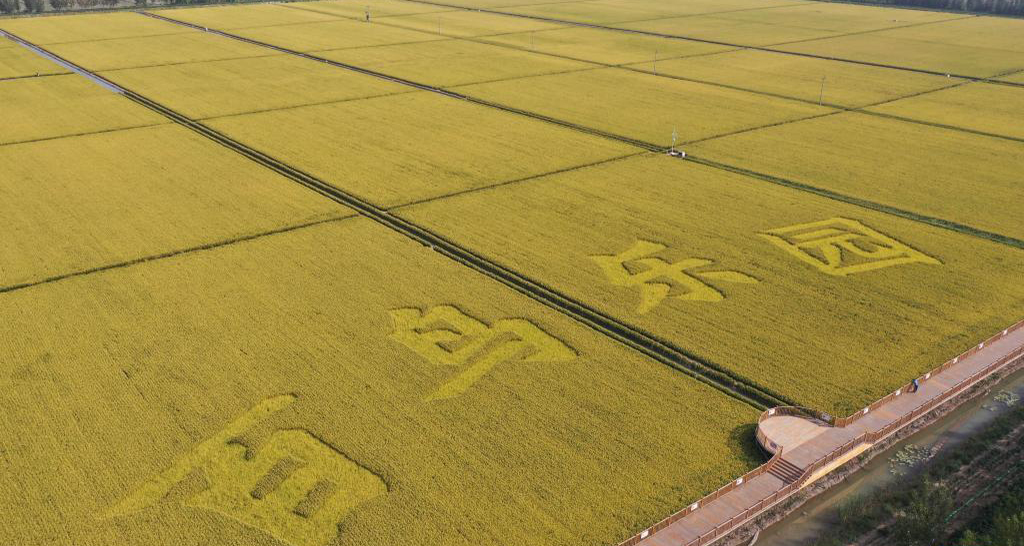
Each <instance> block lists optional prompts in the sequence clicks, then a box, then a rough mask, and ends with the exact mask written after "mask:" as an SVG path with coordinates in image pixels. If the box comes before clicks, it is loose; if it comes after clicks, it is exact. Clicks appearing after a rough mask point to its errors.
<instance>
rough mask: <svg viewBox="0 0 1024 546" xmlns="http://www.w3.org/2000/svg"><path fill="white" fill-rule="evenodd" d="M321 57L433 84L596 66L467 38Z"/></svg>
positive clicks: (339, 52) (522, 75)
mask: <svg viewBox="0 0 1024 546" xmlns="http://www.w3.org/2000/svg"><path fill="white" fill-rule="evenodd" d="M318 55H319V56H320V57H324V58H327V59H331V60H334V61H340V62H343V63H348V64H352V65H355V66H359V67H363V68H369V69H372V70H375V71H378V72H383V73H385V74H388V75H390V76H398V77H400V78H405V79H408V80H412V81H415V82H420V83H426V84H430V85H435V86H453V85H465V84H470V83H478V82H487V81H496V80H508V79H515V78H521V77H525V76H535V75H539V74H550V73H556V72H569V71H573V70H584V69H588V68H593V67H594V66H595V65H592V64H589V63H582V62H576V61H570V60H567V59H559V58H557V57H549V56H547V55H540V54H537V53H531V52H528V51H517V50H515V49H509V48H506V47H501V46H495V45H487V44H480V43H476V42H468V41H464V40H444V41H440V42H428V43H420V44H403V45H396V46H381V47H374V48H366V49H342V50H340V51H327V52H321V53H318Z"/></svg>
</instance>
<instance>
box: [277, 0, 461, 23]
mask: <svg viewBox="0 0 1024 546" xmlns="http://www.w3.org/2000/svg"><path fill="white" fill-rule="evenodd" d="M288 7H292V8H297V9H306V10H310V11H317V12H320V13H326V14H327V15H334V16H336V17H345V18H349V19H360V20H365V16H366V10H367V9H369V11H370V20H371V21H373V20H374V19H379V18H381V17H390V16H393V15H411V14H414V13H439V12H442V11H452V9H451V8H443V7H440V6H431V5H428V4H418V3H415V2H402V1H401V0H369V1H366V0H364V1H363V2H351V1H348V0H340V1H339V0H319V1H315V2H297V3H295V4H292V5H290V6H288Z"/></svg>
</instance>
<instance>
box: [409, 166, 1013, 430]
mask: <svg viewBox="0 0 1024 546" xmlns="http://www.w3.org/2000/svg"><path fill="white" fill-rule="evenodd" d="M397 214H398V215H399V216H401V217H403V218H408V219H410V220H412V221H414V222H417V223H419V224H421V225H425V226H426V227H427V228H429V229H431V230H433V231H435V232H437V233H439V234H441V235H442V236H444V237H447V238H449V239H451V240H454V241H456V242H458V243H460V244H462V245H464V246H466V247H468V248H469V249H471V250H474V251H476V252H478V253H480V254H483V255H485V256H487V257H489V258H491V259H493V260H495V261H497V262H499V263H502V264H505V265H506V266H509V267H513V268H515V269H516V270H519V271H525V272H528V274H529V275H530V276H532V277H533V278H534V279H536V280H538V281H539V282H542V283H544V284H545V285H547V286H551V287H553V288H555V289H558V290H561V291H563V292H564V293H566V294H567V295H568V296H570V297H573V298H576V299H578V300H580V301H583V302H584V303H587V304H589V305H591V306H593V307H595V308H597V309H599V310H601V311H603V312H605V313H608V314H610V315H612V316H615V317H617V318H619V319H620V320H623V321H624V322H627V323H629V324H632V325H634V326H636V327H638V328H640V329H642V330H645V331H648V332H652V333H653V334H655V335H657V336H659V337H661V338H663V339H667V340H669V341H672V342H674V343H676V344H677V345H679V346H681V347H683V348H685V349H686V350H689V351H690V352H692V353H694V354H696V355H698V356H700V357H703V358H706V359H708V360H709V361H711V362H712V363H716V364H717V365H719V366H721V367H723V368H725V369H728V370H730V371H731V372H733V373H736V374H739V375H741V376H743V377H745V378H746V379H748V380H749V381H751V382H753V383H755V384H758V385H761V386H763V387H766V388H768V389H771V390H773V391H775V392H778V393H781V394H782V395H784V396H787V397H789V398H790V399H792V400H794V401H796V402H797V403H798V404H802V405H805V406H810V407H813V408H817V409H820V410H825V411H828V412H830V413H832V414H834V415H848V414H850V413H852V412H853V411H855V410H857V409H859V408H861V407H862V406H863V405H864V404H866V403H869V402H871V401H874V400H876V399H878V398H880V397H881V396H884V395H885V394H886V393H888V392H891V391H892V390H895V389H896V388H898V387H899V386H901V385H904V384H906V383H907V382H908V381H909V380H910V379H911V378H913V377H916V376H917V375H918V374H920V373H923V372H924V371H926V370H930V369H931V368H934V367H935V366H937V365H939V364H941V363H942V362H944V361H945V360H946V359H947V358H951V357H953V356H955V355H957V354H959V353H960V352H961V351H963V350H965V349H967V348H969V347H970V346H971V345H973V344H974V343H976V342H977V340H979V339H985V338H987V337H988V336H989V335H991V334H993V333H995V332H996V331H998V330H1000V329H1002V328H1004V327H1005V326H1006V325H1008V324H1011V323H1013V322H1014V321H1016V320H1019V318H1020V302H1021V301H1022V298H1024V285H1022V284H1021V283H1020V281H1019V278H1020V271H1021V270H1022V268H1024V252H1022V251H1020V250H1016V249H1012V248H1008V247H1005V246H1003V245H999V244H996V243H991V242H988V241H984V240H979V239H977V238H973V237H969V236H965V235H961V234H957V233H953V232H950V231H947V230H943V229H939V228H934V227H930V226H926V225H923V224H920V223H916V222H913V221H909V220H902V219H898V218H895V217H892V216H889V215H885V214H881V213H877V212H873V211H869V210H866V209H862V208H859V207H855V206H852V205H847V204H845V203H840V202H837V201H833V200H829V199H824V198H821V197H817V196H814V195H812V194H809V193H805V192H799V191H796V190H792V189H789V188H783V187H780V186H777V185H774V184H770V183H766V182H762V181H759V180H754V179H751V178H748V177H744V176H741V175H735V174H731V173H726V172H723V171H721V170H718V169H711V168H708V167H704V166H700V165H696V164H693V163H689V162H684V161H679V160H673V159H669V158H667V157H665V156H650V155H648V156H642V157H637V158H630V159H625V160H622V161H618V162H612V163H606V164H603V165H599V166H595V167H590V168H584V169H578V170H573V171H569V172H565V173H561V174H555V175H552V176H548V177H543V178H539V179H536V180H531V181H528V182H524V183H522V184H515V185H508V186H503V187H500V188H495V189H493V190H489V191H482V192H474V193H471V194H466V195H461V196H456V197H450V198H448V199H444V200H440V201H435V202H432V203H426V204H422V205H416V206H413V207H409V208H403V209H401V210H399V211H397ZM792 233H796V234H797V235H795V237H797V239H796V240H801V239H800V233H803V234H805V235H807V237H803V239H802V240H804V241H806V243H805V244H804V246H802V247H796V246H793V245H789V244H786V243H785V242H784V241H785V240H789V239H787V237H794V235H790V234H792ZM814 233H819V234H824V235H833V234H843V233H846V234H847V235H846V237H847V239H849V240H851V241H852V242H851V243H843V244H842V245H839V246H838V247H835V250H836V254H835V255H834V256H832V257H829V256H830V253H829V251H828V248H829V244H831V243H828V242H827V241H822V243H821V245H820V247H814V246H813V245H811V242H812V241H813V239H810V235H811V234H814ZM824 235H820V236H822V237H823V236H824ZM844 240H846V239H844ZM851 244H852V245H856V246H859V247H861V248H865V249H874V250H878V249H879V248H889V249H891V252H889V253H888V254H887V255H886V256H885V259H882V258H881V255H882V254H878V255H876V256H875V257H874V258H871V259H868V258H864V257H863V254H861V255H858V254H857V253H854V252H852V251H851V250H850V248H853V247H852V246H849V245H851ZM844 245H846V248H841V247H842V246H844ZM627 251H629V252H631V254H628V255H627V254H626V253H627ZM883 254H884V253H883ZM616 256H620V257H621V258H616ZM634 260H635V261H634ZM620 264H621V265H620ZM623 268H625V269H623Z"/></svg>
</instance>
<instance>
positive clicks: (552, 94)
mask: <svg viewBox="0 0 1024 546" xmlns="http://www.w3.org/2000/svg"><path fill="white" fill-rule="evenodd" d="M566 89H579V90H585V91H581V93H584V94H583V95H582V96H581V97H580V99H579V100H565V96H564V95H565V90H566ZM623 89H629V90H630V93H629V94H625V93H623V92H622V90H623ZM457 90H458V91H459V92H462V93H465V94H467V95H471V96H474V97H478V98H481V99H484V100H488V101H492V102H498V103H501V104H508V105H511V106H514V107H516V108H520V109H523V110H528V111H530V112H535V113H538V114H541V115H544V116H548V117H554V118H558V119H562V120H566V121H570V122H573V123H577V124H581V125H587V126H589V127H593V128H595V129H600V130H602V131H606V132H609V133H612V134H616V135H621V136H625V137H629V138H633V139H638V140H643V141H646V142H653V143H657V144H660V145H665V146H668V145H669V144H671V143H672V133H673V131H675V132H676V134H677V136H678V139H679V141H680V142H686V141H690V140H698V139H704V138H708V137H713V136H720V135H726V134H730V133H733V132H736V131H742V130H746V129H750V128H754V127H760V126H764V125H771V124H775V123H780V122H785V121H793V120H796V119H801V118H808V117H813V116H818V115H822V114H826V113H829V112H832V111H833V110H831V109H830V108H827V107H821V106H818V105H816V104H806V103H802V102H797V101H793V100H788V99H783V98H777V97H770V96H765V95H757V94H753V93H747V92H744V91H738V90H735V89H730V88H726V87H721V86H714V85H708V84H705V83H698V82H692V81H685V80H677V79H666V78H659V77H657V76H655V75H653V74H641V73H638V72H635V71H630V70H622V69H618V68H603V69H599V70H587V71H582V72H570V73H567V74H554V75H548V76H537V77H532V78H524V79H519V80H510V81H505V82H495V83H485V84H480V85H468V86H463V87H458V88H457ZM725 111H727V112H728V115H727V116H724V115H722V112H725Z"/></svg>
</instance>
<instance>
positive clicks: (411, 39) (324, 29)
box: [232, 20, 450, 52]
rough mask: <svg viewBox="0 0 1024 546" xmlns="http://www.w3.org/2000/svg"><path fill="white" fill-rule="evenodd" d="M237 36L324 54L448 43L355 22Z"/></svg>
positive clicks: (252, 30) (261, 30)
mask: <svg viewBox="0 0 1024 546" xmlns="http://www.w3.org/2000/svg"><path fill="white" fill-rule="evenodd" d="M232 33H233V34H237V35H239V36H244V37H246V38H251V39H253V40H258V41H261V42H265V43H268V44H273V45H277V46H281V47H286V48H288V49H292V50H295V51H302V52H308V51H322V50H327V49H343V48H365V47H374V46H380V45H390V44H411V43H418V42H429V41H433V40H448V39H450V38H447V37H445V36H438V35H436V34H427V33H424V32H416V31H414V30H407V29H404V28H396V27H392V26H388V25H384V24H379V25H375V24H370V25H368V24H366V23H357V22H355V21H345V20H338V21H325V22H320V23H305V24H301V25H281V26H271V27H255V28H243V29H237V30H234V31H232Z"/></svg>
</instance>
